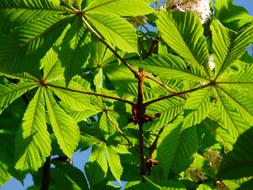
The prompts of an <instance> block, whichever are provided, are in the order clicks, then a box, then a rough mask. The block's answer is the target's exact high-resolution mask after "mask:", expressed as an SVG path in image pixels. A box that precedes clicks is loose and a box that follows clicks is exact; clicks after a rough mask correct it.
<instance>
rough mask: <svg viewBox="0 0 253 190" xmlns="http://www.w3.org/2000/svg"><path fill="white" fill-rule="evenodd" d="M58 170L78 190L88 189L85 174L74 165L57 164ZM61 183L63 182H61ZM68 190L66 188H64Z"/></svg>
mask: <svg viewBox="0 0 253 190" xmlns="http://www.w3.org/2000/svg"><path fill="white" fill-rule="evenodd" d="M55 165H56V168H57V169H59V170H60V171H61V172H62V173H63V174H64V176H65V178H66V179H67V180H68V181H69V182H70V183H72V184H73V186H75V187H76V189H80V190H85V189H88V184H87V181H86V178H85V176H84V173H83V172H82V171H81V170H79V169H78V168H76V167H74V166H73V165H70V164H66V163H58V162H57V163H55ZM59 182H60V183H61V180H60V181H59ZM64 188H66V187H64Z"/></svg>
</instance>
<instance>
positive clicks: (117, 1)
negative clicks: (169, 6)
mask: <svg viewBox="0 0 253 190" xmlns="http://www.w3.org/2000/svg"><path fill="white" fill-rule="evenodd" d="M84 11H85V12H86V13H96V14H97V13H99V14H106V15H109V14H114V15H115V14H116V15H120V16H140V15H146V14H150V13H153V12H154V10H153V9H152V8H151V7H150V6H149V5H148V4H147V3H145V2H144V1H142V0H129V1H125V0H92V1H89V3H88V5H87V7H85V9H84Z"/></svg>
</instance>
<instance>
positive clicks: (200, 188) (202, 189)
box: [197, 184, 212, 190]
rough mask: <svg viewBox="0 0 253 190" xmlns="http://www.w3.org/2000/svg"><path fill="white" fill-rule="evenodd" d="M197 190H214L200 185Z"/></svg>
mask: <svg viewBox="0 0 253 190" xmlns="http://www.w3.org/2000/svg"><path fill="white" fill-rule="evenodd" d="M197 190H212V188H211V187H209V185H206V184H200V185H199V186H198V188H197Z"/></svg>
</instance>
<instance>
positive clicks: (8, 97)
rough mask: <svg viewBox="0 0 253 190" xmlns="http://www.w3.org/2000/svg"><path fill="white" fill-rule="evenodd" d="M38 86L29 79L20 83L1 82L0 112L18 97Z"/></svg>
mask: <svg viewBox="0 0 253 190" xmlns="http://www.w3.org/2000/svg"><path fill="white" fill-rule="evenodd" d="M36 86H37V85H36V84H35V83H33V82H28V81H27V82H22V83H19V84H11V83H10V84H6V85H2V84H0V114H1V112H2V111H3V110H4V109H5V108H7V107H8V106H9V105H10V104H11V103H12V102H14V101H15V100H16V99H17V98H19V97H20V96H22V95H23V94H24V93H26V92H27V91H29V90H31V89H33V88H35V87H36Z"/></svg>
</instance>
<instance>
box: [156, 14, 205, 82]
mask: <svg viewBox="0 0 253 190" xmlns="http://www.w3.org/2000/svg"><path fill="white" fill-rule="evenodd" d="M156 24H157V28H158V31H159V32H160V33H161V37H162V39H163V40H164V41H165V42H166V44H167V45H169V46H170V47H171V48H172V49H173V50H174V51H176V53H177V54H178V55H180V56H181V57H183V58H184V59H185V61H186V62H187V63H188V64H190V65H191V66H192V67H194V70H198V73H199V74H201V77H203V78H206V77H207V76H208V75H209V65H208V60H209V53H208V48H207V43H206V40H205V37H204V35H203V32H204V29H203V26H202V24H201V22H200V20H199V19H198V18H197V16H196V15H195V14H194V13H192V12H186V13H182V12H175V13H172V14H169V15H168V14H167V13H160V14H159V15H158V20H157V22H156ZM168 29H169V30H168ZM199 74H198V75H199Z"/></svg>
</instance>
